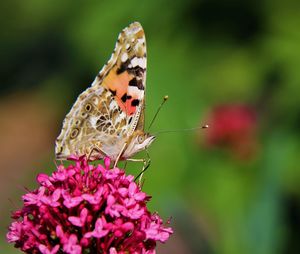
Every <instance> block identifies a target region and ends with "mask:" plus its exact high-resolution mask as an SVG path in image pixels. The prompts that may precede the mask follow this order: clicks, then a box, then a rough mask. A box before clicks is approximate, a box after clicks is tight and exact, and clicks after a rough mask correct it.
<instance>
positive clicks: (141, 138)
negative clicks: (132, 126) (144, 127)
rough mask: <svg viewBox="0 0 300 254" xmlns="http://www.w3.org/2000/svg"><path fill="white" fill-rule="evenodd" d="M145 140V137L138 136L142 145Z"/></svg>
mask: <svg viewBox="0 0 300 254" xmlns="http://www.w3.org/2000/svg"><path fill="white" fill-rule="evenodd" d="M144 140H145V138H144V136H138V142H139V143H140V144H141V143H143V142H144Z"/></svg>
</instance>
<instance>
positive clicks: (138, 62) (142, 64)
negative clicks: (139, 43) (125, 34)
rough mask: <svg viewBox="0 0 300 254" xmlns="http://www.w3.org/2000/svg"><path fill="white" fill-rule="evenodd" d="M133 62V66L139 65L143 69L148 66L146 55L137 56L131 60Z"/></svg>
mask: <svg viewBox="0 0 300 254" xmlns="http://www.w3.org/2000/svg"><path fill="white" fill-rule="evenodd" d="M131 63H132V66H133V67H136V66H137V65H138V66H140V67H141V68H143V69H145V68H146V60H145V58H144V57H142V58H138V57H135V58H133V59H132V60H131Z"/></svg>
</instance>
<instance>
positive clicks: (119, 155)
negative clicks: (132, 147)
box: [114, 143, 127, 168]
mask: <svg viewBox="0 0 300 254" xmlns="http://www.w3.org/2000/svg"><path fill="white" fill-rule="evenodd" d="M126 145H127V143H124V145H123V147H122V149H121V151H120V153H119V154H118V157H117V159H116V161H115V164H114V168H115V167H116V166H117V163H118V161H119V160H120V157H121V155H122V153H123V152H124V149H125V147H126Z"/></svg>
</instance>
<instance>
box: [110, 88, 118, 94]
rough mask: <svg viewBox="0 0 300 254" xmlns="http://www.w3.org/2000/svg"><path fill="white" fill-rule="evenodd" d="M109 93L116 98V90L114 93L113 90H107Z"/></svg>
mask: <svg viewBox="0 0 300 254" xmlns="http://www.w3.org/2000/svg"><path fill="white" fill-rule="evenodd" d="M109 91H110V92H111V93H112V95H113V96H116V94H117V92H116V90H115V91H114V90H111V89H109Z"/></svg>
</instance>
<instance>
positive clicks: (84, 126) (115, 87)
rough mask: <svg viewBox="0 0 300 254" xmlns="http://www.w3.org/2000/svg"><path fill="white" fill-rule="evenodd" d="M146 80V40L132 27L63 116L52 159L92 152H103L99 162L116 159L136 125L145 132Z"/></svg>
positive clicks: (123, 32)
mask: <svg viewBox="0 0 300 254" xmlns="http://www.w3.org/2000/svg"><path fill="white" fill-rule="evenodd" d="M145 79H146V42H145V35H144V31H143V28H142V26H141V25H140V24H139V23H137V22H135V23H132V24H131V25H129V26H128V27H127V28H125V29H124V30H123V31H122V32H121V33H120V35H119V37H118V40H117V43H116V47H115V50H114V52H113V54H112V56H111V58H110V60H109V61H108V62H107V64H106V65H105V66H104V67H103V68H102V70H101V71H100V73H99V74H98V75H97V77H96V78H95V80H94V82H93V83H92V86H91V87H89V88H88V89H87V90H86V91H84V92H83V93H82V94H80V95H79V97H78V98H77V100H76V102H75V103H74V105H73V107H72V108H71V110H70V112H69V113H68V114H67V116H66V118H65V120H64V122H63V128H62V131H61V133H60V135H59V136H58V138H57V140H56V148H55V152H56V158H59V159H66V158H67V157H68V156H70V155H72V154H77V155H83V154H89V152H90V151H91V149H92V148H95V147H96V148H100V149H101V151H103V153H102V155H101V153H100V154H99V157H100V158H102V157H103V156H104V155H108V156H110V157H111V158H113V157H116V154H118V153H119V152H120V149H121V147H122V146H123V144H124V142H125V141H126V140H127V139H128V137H130V136H131V135H132V134H133V132H134V131H135V129H136V128H137V125H138V126H139V127H138V128H143V125H144V120H143V119H144V114H143V110H144V97H145ZM141 116H142V118H141Z"/></svg>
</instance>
